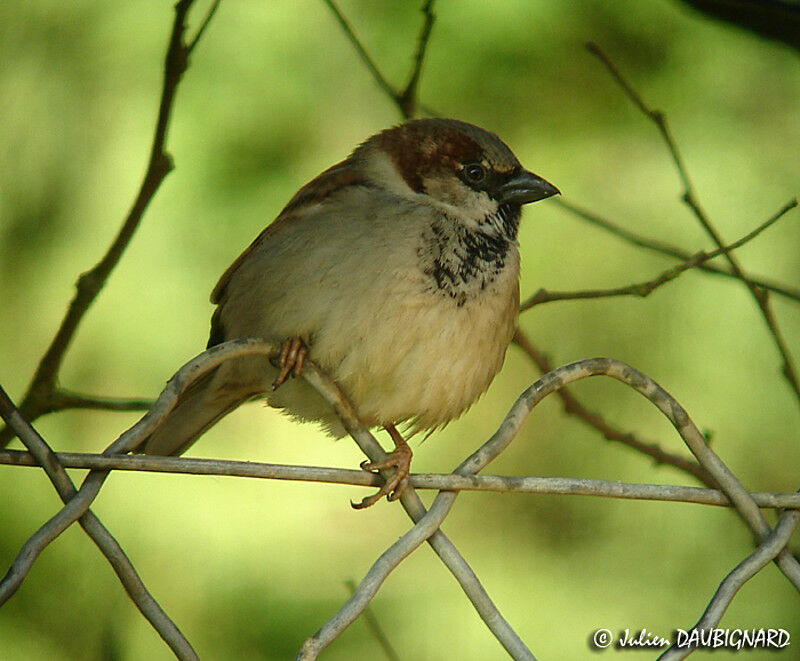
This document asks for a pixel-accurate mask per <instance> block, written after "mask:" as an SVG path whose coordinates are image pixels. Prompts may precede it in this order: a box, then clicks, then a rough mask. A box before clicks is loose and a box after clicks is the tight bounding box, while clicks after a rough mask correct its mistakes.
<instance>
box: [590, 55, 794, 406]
mask: <svg viewBox="0 0 800 661" xmlns="http://www.w3.org/2000/svg"><path fill="white" fill-rule="evenodd" d="M586 48H587V50H588V51H589V52H590V53H592V55H595V56H596V57H597V58H598V59H599V60H600V61H601V62H602V63H603V64H604V65H605V66H606V68H607V69H608V71H609V72H610V73H611V75H612V77H613V78H614V79H615V80H616V82H617V83H618V84H619V85H620V87H621V88H622V89H623V90H624V91H625V94H627V96H628V98H629V99H630V100H631V101H632V102H633V104H634V105H635V106H636V107H637V108H638V109H639V110H640V111H641V112H642V113H643V114H644V115H645V116H646V117H648V118H649V119H650V120H651V121H652V122H653V123H654V124H655V125H656V127H657V128H658V131H659V133H660V134H661V137H662V138H663V140H664V144H665V145H666V146H667V149H668V150H669V152H670V156H671V158H672V161H673V163H674V164H675V168H676V170H677V172H678V176H679V177H680V179H681V182H682V183H683V188H684V193H683V201H684V202H685V203H686V204H687V206H688V207H689V208H690V209H691V210H692V212H693V213H694V215H695V217H696V218H697V220H698V221H699V222H700V225H701V226H702V227H703V229H704V230H705V231H706V233H707V234H708V235H709V236H710V237H711V239H712V240H713V241H714V243H715V244H716V246H717V248H722V247H723V246H724V245H725V242H724V241H723V239H722V237H721V236H720V234H719V232H718V231H717V230H716V228H715V227H714V226H713V224H712V223H711V220H710V219H709V217H708V215H707V214H706V212H705V211H704V210H703V208H702V207H701V205H700V202H699V200H698V197H697V194H696V192H695V190H694V186H693V184H692V181H691V179H690V178H689V174H688V170H687V169H686V165H685V164H684V162H683V158H682V157H681V154H680V151H679V149H678V145H677V143H676V142H675V140H674V138H673V137H672V132H671V131H670V128H669V124H668V123H667V119H666V116H665V115H664V113H663V112H661V111H659V110H653V109H651V108H649V107H648V106H647V104H645V103H644V101H643V100H642V98H641V96H639V94H638V93H637V92H636V90H635V89H633V87H632V86H631V85H630V84H629V83H628V81H627V80H625V78H624V77H623V76H622V74H621V73H620V72H619V70H618V69H617V68H616V66H614V63H613V62H611V60H610V58H609V57H608V56H607V55H606V54H605V53H604V52H603V51H602V49H601V48H600V47H599V46H598V45H597V44H594V43H589V44H587V45H586ZM725 258H726V259H727V261H728V264H730V267H731V270H732V271H733V273H734V275H735V276H736V277H737V278H739V280H741V281H742V282H743V283H744V284H745V286H746V287H747V289H748V290H749V292H750V294H751V295H752V296H753V298H754V299H755V301H756V304H757V305H758V307H759V309H760V310H761V316H762V317H763V318H764V322H765V323H766V325H767V329H768V331H769V333H770V335H771V336H772V339H773V341H774V343H775V346H776V347H777V349H778V353H779V354H780V356H781V360H782V361H783V369H782V373H783V376H784V377H785V378H786V380H787V381H788V383H789V386H790V387H791V389H792V392H793V393H794V395H795V397H796V398H797V400H798V402H800V381H798V377H797V374H796V371H795V368H794V361H793V359H792V356H791V353H790V352H789V348H788V347H787V345H786V342H785V341H784V339H783V334H782V333H781V331H780V329H779V328H778V325H777V322H776V321H775V316H774V314H773V312H772V307H771V305H770V302H769V295H768V292H766V291H764V290H763V289H761V288H759V287H758V286H757V285H756V284H755V283H754V282H753V281H752V280H751V279H750V278H749V277H748V276H747V275H745V273H744V271H743V270H742V268H741V266H740V265H739V262H738V260H737V259H736V258H735V257H734V255H732V254H731V253H725Z"/></svg>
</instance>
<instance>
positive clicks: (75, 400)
mask: <svg viewBox="0 0 800 661" xmlns="http://www.w3.org/2000/svg"><path fill="white" fill-rule="evenodd" d="M53 402H54V410H56V411H64V410H66V409H95V410H98V411H147V410H148V409H149V408H150V407H151V406H152V405H153V400H152V399H139V398H133V399H127V398H120V397H98V396H96V395H82V394H80V393H77V392H71V391H69V390H62V389H61V388H59V389H58V390H57V391H56V392H55V393H53Z"/></svg>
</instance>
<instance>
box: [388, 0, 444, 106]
mask: <svg viewBox="0 0 800 661" xmlns="http://www.w3.org/2000/svg"><path fill="white" fill-rule="evenodd" d="M422 13H423V15H424V16H425V20H424V22H423V23H422V30H421V31H420V33H419V39H418V41H417V54H416V55H415V56H414V68H413V69H412V70H411V76H409V79H408V84H407V85H406V86H405V89H404V90H403V91H402V92H400V94H399V95H398V96H397V97H396V99H395V101H396V102H397V104H398V105H399V106H400V110H401V112H402V113H403V116H404V117H405V118H406V119H410V118H411V117H413V116H414V112H415V110H416V105H417V87H418V85H419V77H420V74H421V73H422V63H423V61H424V60H425V50H426V49H427V47H428V42H429V41H430V38H431V30H432V29H433V22H434V20H435V18H436V16H435V15H434V13H433V0H426V2H425V4H424V5H422Z"/></svg>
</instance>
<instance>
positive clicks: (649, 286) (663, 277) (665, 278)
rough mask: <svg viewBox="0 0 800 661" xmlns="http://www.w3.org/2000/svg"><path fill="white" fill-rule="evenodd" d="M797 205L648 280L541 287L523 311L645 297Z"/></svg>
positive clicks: (737, 245)
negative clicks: (568, 287)
mask: <svg viewBox="0 0 800 661" xmlns="http://www.w3.org/2000/svg"><path fill="white" fill-rule="evenodd" d="M796 206H797V200H796V199H792V200H789V202H787V203H786V204H784V205H783V207H781V209H780V210H779V211H777V212H776V213H775V214H773V215H772V216H770V217H769V218H768V219H767V220H765V221H764V222H763V223H761V224H760V225H759V226H758V227H756V228H755V229H754V230H752V231H751V232H749V233H747V234H745V235H744V236H743V237H741V238H740V239H738V240H737V241H734V242H733V243H731V244H730V245H728V246H723V247H722V248H718V249H717V250H712V251H711V252H709V253H707V252H704V251H701V252H698V253H696V254H694V255H693V256H692V257H690V258H689V259H687V260H686V261H685V262H683V263H681V264H678V265H676V266H673V267H672V268H669V269H667V270H666V271H663V272H662V273H660V274H659V275H658V276H656V277H655V278H653V279H652V280H646V281H645V282H640V283H636V284H632V285H627V286H625V287H617V288H614V289H590V290H584V291H571V292H552V291H548V290H547V289H540V290H539V291H538V292H536V294H534V295H533V296H532V297H531V298H529V299H528V300H527V301H525V302H524V303H522V305H520V311H524V310H529V309H530V308H532V307H534V306H536V305H541V304H542V303H550V302H552V301H565V300H575V299H590V298H609V297H612V296H639V297H642V298H644V297H646V296H649V295H650V294H651V293H652V292H653V291H654V290H656V289H658V288H659V287H661V286H662V285H665V284H666V283H668V282H671V281H672V280H674V279H675V278H677V277H678V276H679V275H680V274H681V273H683V272H684V271H688V270H689V269H693V268H695V267H697V266H700V265H701V264H704V263H705V262H707V261H709V260H711V259H714V258H715V257H719V256H720V255H727V254H728V253H730V252H731V251H732V250H736V249H737V248H740V247H741V246H743V245H744V244H745V243H747V242H749V241H751V240H753V239H754V238H756V237H757V236H758V235H759V234H761V232H763V231H764V230H765V229H767V228H768V227H770V226H771V225H773V224H774V223H776V222H777V221H778V220H780V219H781V218H782V217H783V216H784V215H785V214H786V213H787V212H789V211H791V210H792V209H794V208H795V207H796Z"/></svg>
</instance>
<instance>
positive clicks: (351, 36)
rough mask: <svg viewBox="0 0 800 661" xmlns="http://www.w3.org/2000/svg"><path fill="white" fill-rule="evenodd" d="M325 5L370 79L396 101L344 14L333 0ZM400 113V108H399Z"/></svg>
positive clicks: (327, 0) (328, 0)
mask: <svg viewBox="0 0 800 661" xmlns="http://www.w3.org/2000/svg"><path fill="white" fill-rule="evenodd" d="M324 2H325V4H326V5H328V7H329V8H330V10H331V11H332V12H333V15H334V16H335V17H336V20H337V21H338V22H339V25H340V26H341V28H342V30H344V33H345V35H346V36H347V38H348V40H349V41H350V43H351V44H352V45H353V48H355V49H356V52H357V53H358V55H359V57H360V58H361V60H362V61H363V62H364V64H365V65H366V67H367V69H369V71H370V73H371V74H372V77H373V78H374V79H375V82H377V83H378V85H379V86H380V88H381V89H382V90H383V91H384V92H386V94H387V95H388V96H389V97H390V98H391V99H392V100H394V101H396V100H397V93H396V92H395V91H394V89H392V86H391V85H390V84H389V81H388V80H386V78H384V76H383V74H382V73H381V72H380V69H378V66H377V65H376V64H375V62H373V61H372V58H371V57H370V55H369V53H367V50H366V48H364V46H363V44H362V43H361V40H360V39H359V38H358V37H357V36H356V33H355V32H354V31H353V28H352V27H351V26H350V23H349V21H348V20H347V19H346V18H345V16H344V14H342V12H341V10H340V9H339V7H337V6H336V3H335V2H334V1H333V0H324ZM401 112H402V108H401Z"/></svg>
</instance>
